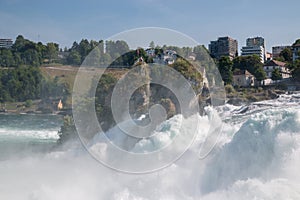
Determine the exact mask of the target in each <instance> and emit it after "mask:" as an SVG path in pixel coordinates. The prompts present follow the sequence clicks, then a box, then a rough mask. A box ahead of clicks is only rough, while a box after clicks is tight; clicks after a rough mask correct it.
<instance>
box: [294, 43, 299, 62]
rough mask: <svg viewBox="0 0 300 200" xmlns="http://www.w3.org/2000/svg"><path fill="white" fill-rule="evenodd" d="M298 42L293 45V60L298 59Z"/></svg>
mask: <svg viewBox="0 0 300 200" xmlns="http://www.w3.org/2000/svg"><path fill="white" fill-rule="evenodd" d="M299 54H300V44H294V45H293V61H295V60H296V59H298V58H299V57H300V56H299Z"/></svg>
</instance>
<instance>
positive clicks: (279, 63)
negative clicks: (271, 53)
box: [264, 60, 286, 67]
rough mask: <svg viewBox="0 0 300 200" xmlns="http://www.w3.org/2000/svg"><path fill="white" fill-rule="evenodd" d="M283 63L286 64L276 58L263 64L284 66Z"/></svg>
mask: <svg viewBox="0 0 300 200" xmlns="http://www.w3.org/2000/svg"><path fill="white" fill-rule="evenodd" d="M285 65H286V63H285V62H281V61H278V60H270V61H269V62H267V63H266V64H265V65H264V66H280V67H284V66H285Z"/></svg>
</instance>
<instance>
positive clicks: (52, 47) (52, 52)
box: [46, 42, 59, 63]
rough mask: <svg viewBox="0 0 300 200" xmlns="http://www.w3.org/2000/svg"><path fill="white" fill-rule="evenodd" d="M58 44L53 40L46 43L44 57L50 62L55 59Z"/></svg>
mask: <svg viewBox="0 0 300 200" xmlns="http://www.w3.org/2000/svg"><path fill="white" fill-rule="evenodd" d="M58 50H59V45H58V44H56V43H53V42H50V43H47V46H46V58H48V59H49V62H50V63H52V62H53V60H55V59H57V55H58Z"/></svg>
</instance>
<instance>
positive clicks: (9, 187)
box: [0, 95, 300, 200]
mask: <svg viewBox="0 0 300 200" xmlns="http://www.w3.org/2000/svg"><path fill="white" fill-rule="evenodd" d="M296 99H297V97H296V98H295V97H292V96H291V95H286V96H284V97H283V98H282V99H279V100H278V101H276V100H272V101H271V102H262V103H261V104H253V105H250V106H252V107H250V109H248V110H247V111H246V112H243V113H237V112H233V111H234V110H236V109H239V108H235V107H231V106H228V107H231V108H230V109H227V111H226V112H227V113H226V114H224V113H223V116H226V117H224V118H226V120H225V122H224V128H223V132H222V135H221V136H220V138H219V142H218V143H217V145H216V147H215V149H214V150H213V151H212V152H211V153H210V154H209V156H208V157H206V158H205V159H204V160H199V159H198V153H199V148H200V147H201V144H202V143H203V142H204V141H205V138H206V134H204V133H207V130H208V127H209V124H208V123H209V117H208V116H203V117H201V116H198V117H199V120H201V124H202V125H203V126H202V133H203V134H199V136H198V138H197V139H196V140H195V143H194V144H193V146H192V147H191V148H190V149H189V150H188V151H187V152H186V153H185V154H184V155H183V157H182V158H181V159H180V160H178V161H177V162H175V163H174V164H172V165H171V166H170V167H168V168H165V169H163V170H161V171H159V172H156V173H151V174H145V175H129V174H123V173H117V172H115V171H113V170H110V169H108V168H106V167H104V166H102V165H101V164H99V163H98V162H96V161H95V160H94V159H92V158H91V157H90V156H89V155H88V154H87V153H86V151H85V150H84V149H83V148H82V147H80V146H76V148H72V149H71V150H70V149H68V150H61V151H52V152H49V153H47V154H46V155H44V156H27V157H24V158H21V159H11V160H5V161H0V172H1V173H0V199H12V200H18V199H22V200H23V199H28V200H64V199H72V200H82V199H89V200H99V199H107V200H183V199H184V200H195V199H204V200H215V199H218V200H219V199H220V200H227V199H228V200H229V199H230V200H240V199H243V200H244V199H245V200H253V199H263V200H286V199H292V200H297V199H300V187H299V186H300V175H299V172H298V171H299V166H300V111H299V108H300V106H299V102H298V103H295V102H296V101H297V100H296ZM273 103H274V105H275V106H273V107H272V106H270V104H273ZM280 105H282V106H280ZM222 109H223V110H224V109H226V108H225V107H223V108H220V110H222ZM258 110H259V112H256V111H258ZM221 116H222V114H221ZM230 116H231V117H232V120H231V119H230ZM179 117H180V116H175V117H174V118H172V119H170V120H168V121H166V122H164V123H163V124H162V125H161V126H160V127H158V129H157V130H156V131H157V132H158V134H157V138H156V139H155V140H152V141H151V143H149V142H148V141H140V142H137V143H134V142H133V141H131V142H130V143H126V142H125V141H128V140H126V137H125V136H121V135H119V134H118V133H116V132H115V130H116V129H112V130H110V131H111V139H112V140H113V141H114V142H116V144H119V145H124V147H125V148H126V146H127V148H128V149H135V150H136V151H143V150H147V149H148V150H151V148H157V147H158V146H161V145H162V144H163V143H165V142H168V141H169V139H170V138H171V136H172V134H170V132H171V130H174V131H175V132H176V129H175V127H176V125H177V123H178V118H179ZM172 127H173V128H172ZM187 130H188V127H187ZM203 130H204V131H203ZM205 130H206V131H205ZM164 132H165V133H166V135H167V136H166V135H164V134H163V133H164ZM176 134H180V133H176ZM98 137H99V136H98ZM166 137H167V138H166ZM168 137H169V138H168ZM97 139H99V138H97V137H95V138H94V143H93V144H97V141H99V140H97ZM156 142H157V144H156ZM152 143H155V144H152ZM128 146H129V147H128ZM115 159H118V158H115Z"/></svg>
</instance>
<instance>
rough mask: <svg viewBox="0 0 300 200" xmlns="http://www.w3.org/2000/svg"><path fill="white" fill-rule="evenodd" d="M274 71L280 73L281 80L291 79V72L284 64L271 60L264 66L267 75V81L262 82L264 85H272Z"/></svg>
mask: <svg viewBox="0 0 300 200" xmlns="http://www.w3.org/2000/svg"><path fill="white" fill-rule="evenodd" d="M275 69H278V70H279V71H280V73H281V76H282V79H288V78H290V77H291V72H290V70H289V68H288V67H287V65H286V63H285V62H280V61H277V60H271V61H269V62H267V63H266V64H265V65H264V71H265V72H266V74H267V79H266V80H265V81H264V82H265V85H268V84H272V83H273V82H274V81H272V73H273V71H274V70H275Z"/></svg>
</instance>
